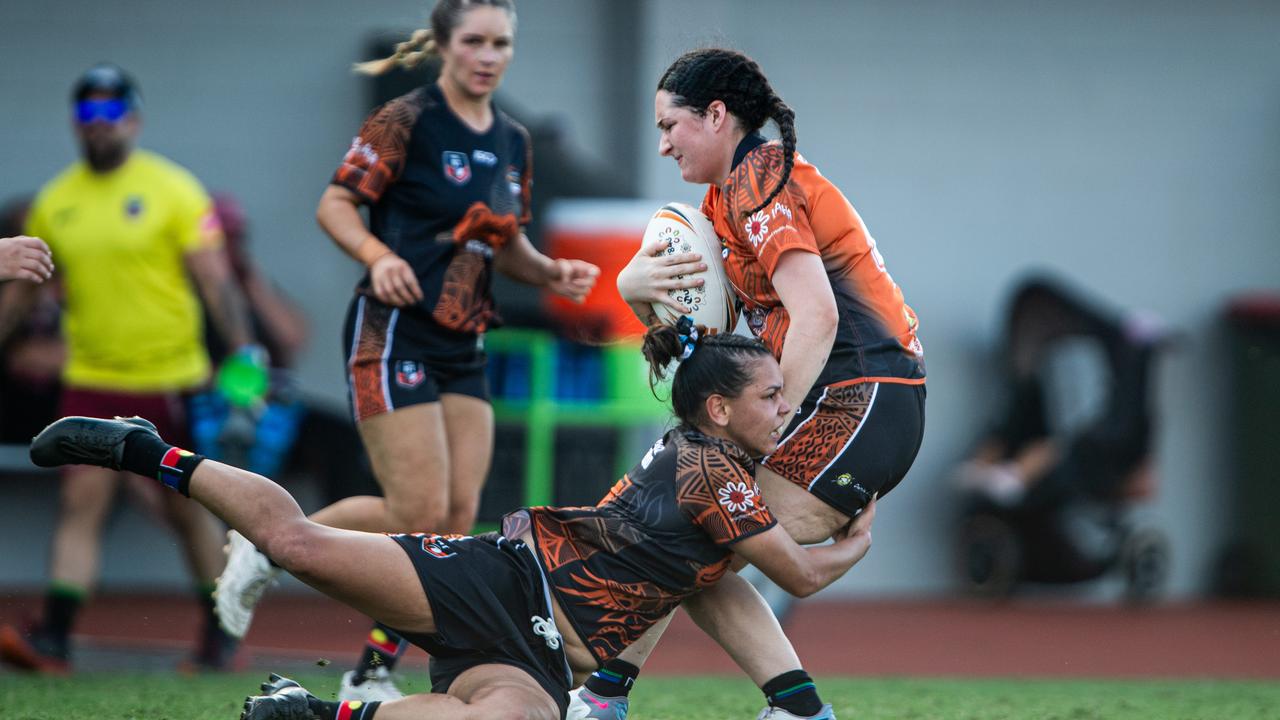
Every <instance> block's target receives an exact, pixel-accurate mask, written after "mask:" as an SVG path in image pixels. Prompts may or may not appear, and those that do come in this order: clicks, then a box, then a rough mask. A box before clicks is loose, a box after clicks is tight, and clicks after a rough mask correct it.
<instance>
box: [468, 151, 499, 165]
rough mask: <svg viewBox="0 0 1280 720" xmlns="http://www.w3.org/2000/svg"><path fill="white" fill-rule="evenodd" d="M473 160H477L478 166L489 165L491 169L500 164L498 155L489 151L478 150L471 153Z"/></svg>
mask: <svg viewBox="0 0 1280 720" xmlns="http://www.w3.org/2000/svg"><path fill="white" fill-rule="evenodd" d="M471 159H472V160H475V161H476V164H477V165H487V166H489V167H493V166H494V165H497V164H498V156H497V155H494V154H493V153H491V152H489V151H488V150H481V149H480V148H476V149H475V150H472V151H471Z"/></svg>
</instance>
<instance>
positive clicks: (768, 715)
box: [756, 703, 836, 720]
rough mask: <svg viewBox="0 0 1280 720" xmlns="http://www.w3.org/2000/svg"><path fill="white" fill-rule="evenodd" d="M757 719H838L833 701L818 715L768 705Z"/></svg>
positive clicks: (823, 707)
mask: <svg viewBox="0 0 1280 720" xmlns="http://www.w3.org/2000/svg"><path fill="white" fill-rule="evenodd" d="M756 720H836V714H835V713H834V712H832V710H831V703H827V704H826V705H823V706H822V709H821V710H819V711H818V714H817V715H793V714H792V713H789V712H787V711H786V710H783V709H782V708H780V707H767V708H765V709H763V710H761V711H760V714H759V715H757V716H756Z"/></svg>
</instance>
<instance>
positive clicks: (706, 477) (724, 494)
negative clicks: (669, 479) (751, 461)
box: [676, 444, 777, 545]
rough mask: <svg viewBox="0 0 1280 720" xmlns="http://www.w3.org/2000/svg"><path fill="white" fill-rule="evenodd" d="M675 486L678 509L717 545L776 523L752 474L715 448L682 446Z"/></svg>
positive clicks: (730, 542)
mask: <svg viewBox="0 0 1280 720" xmlns="http://www.w3.org/2000/svg"><path fill="white" fill-rule="evenodd" d="M676 487H677V488H678V490H677V496H676V501H677V502H678V503H679V504H680V509H681V510H682V511H683V512H684V513H685V514H686V515H688V516H689V518H690V519H691V520H692V521H693V523H694V524H695V525H697V526H698V527H700V528H702V530H703V532H705V533H706V534H707V535H708V536H709V537H710V538H711V539H712V540H713V541H714V542H715V543H716V544H717V545H731V544H733V543H735V542H737V541H739V540H742V539H743V538H747V537H751V536H752V535H755V534H756V533H760V532H764V531H765V530H768V529H769V528H771V527H773V526H774V525H775V524H777V520H775V519H774V517H773V513H771V512H769V508H768V507H766V506H765V504H764V498H763V497H761V495H760V488H759V487H757V486H756V480H755V478H754V477H752V476H751V473H750V472H748V471H747V470H746V469H745V468H743V467H742V466H741V465H739V464H738V463H736V462H734V461H733V460H732V459H731V458H729V457H728V456H726V455H725V454H724V453H723V452H722V451H720V450H718V449H716V448H714V447H708V446H705V445H694V444H690V445H687V446H685V447H683V448H681V452H680V454H679V455H678V456H677V457H676Z"/></svg>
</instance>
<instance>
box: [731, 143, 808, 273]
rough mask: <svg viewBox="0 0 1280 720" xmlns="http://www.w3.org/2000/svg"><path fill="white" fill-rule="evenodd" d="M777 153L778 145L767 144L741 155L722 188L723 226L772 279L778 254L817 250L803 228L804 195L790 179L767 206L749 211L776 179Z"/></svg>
mask: <svg viewBox="0 0 1280 720" xmlns="http://www.w3.org/2000/svg"><path fill="white" fill-rule="evenodd" d="M783 152H784V151H783V149H782V146H781V145H778V144H776V143H768V144H765V145H761V146H760V147H758V148H756V149H755V150H752V151H751V152H749V153H747V156H746V157H745V158H743V160H742V163H741V164H739V165H738V167H737V169H735V170H734V171H733V182H732V183H731V185H732V187H731V188H726V192H727V193H728V197H727V198H725V199H726V206H727V208H728V210H729V218H728V220H729V224H730V226H731V227H733V231H734V234H735V235H737V236H738V237H739V238H740V239H741V240H742V241H743V243H745V244H747V245H749V246H750V247H751V249H752V251H753V252H754V253H755V255H756V258H758V259H759V261H760V265H761V266H762V267H763V268H764V271H765V273H766V274H767V275H768V276H769V277H773V271H774V269H775V268H776V267H777V266H778V258H780V257H781V256H782V253H784V252H786V251H788V250H804V251H806V252H811V253H813V254H815V255H820V254H821V252H820V251H819V250H818V243H817V240H816V239H815V238H814V235H813V229H812V228H811V227H810V226H809V206H808V201H807V198H806V197H805V195H804V191H803V189H802V188H801V187H800V185H799V184H798V183H796V182H795V181H794V179H789V180H788V181H787V185H786V187H784V188H783V189H782V190H781V191H780V192H779V193H778V194H777V195H775V196H774V198H773V199H772V200H770V201H769V205H768V206H767V207H764V208H762V209H760V210H757V211H755V212H751V210H752V208H754V207H756V206H758V205H759V204H760V203H761V202H763V201H764V199H765V198H766V197H768V196H769V194H770V193H772V192H773V189H774V188H775V187H777V186H778V182H779V181H780V180H781V179H782V166H783Z"/></svg>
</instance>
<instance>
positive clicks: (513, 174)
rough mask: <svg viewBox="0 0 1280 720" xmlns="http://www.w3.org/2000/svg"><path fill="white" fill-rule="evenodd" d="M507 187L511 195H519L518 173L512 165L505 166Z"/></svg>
mask: <svg viewBox="0 0 1280 720" xmlns="http://www.w3.org/2000/svg"><path fill="white" fill-rule="evenodd" d="M507 187H508V188H510V189H511V194H512V195H519V194H520V171H519V170H517V169H516V167H515V166H514V165H508V166H507Z"/></svg>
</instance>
